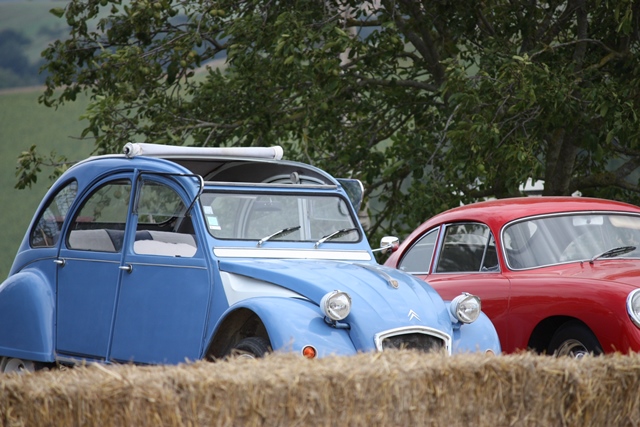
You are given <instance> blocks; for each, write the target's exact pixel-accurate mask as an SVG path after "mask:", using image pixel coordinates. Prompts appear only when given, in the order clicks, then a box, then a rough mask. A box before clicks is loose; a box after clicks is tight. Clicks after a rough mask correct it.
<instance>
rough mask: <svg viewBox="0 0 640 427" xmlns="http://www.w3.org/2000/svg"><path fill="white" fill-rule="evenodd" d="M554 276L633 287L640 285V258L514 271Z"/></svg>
mask: <svg viewBox="0 0 640 427" xmlns="http://www.w3.org/2000/svg"><path fill="white" fill-rule="evenodd" d="M521 275H526V276H531V277H534V276H535V277H540V276H546V275H548V276H553V277H566V278H569V277H571V278H574V279H575V278H581V279H583V280H597V281H608V282H615V283H620V284H625V285H629V286H630V287H633V288H639V287H640V260H636V259H633V260H630V259H618V260H616V259H611V260H602V259H601V260H596V261H594V262H593V264H590V263H589V262H588V261H587V262H583V263H571V264H564V265H561V266H553V267H546V268H544V269H535V270H529V271H527V272H525V271H522V272H514V276H521Z"/></svg>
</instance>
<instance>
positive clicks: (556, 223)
mask: <svg viewBox="0 0 640 427" xmlns="http://www.w3.org/2000/svg"><path fill="white" fill-rule="evenodd" d="M502 244H503V246H504V250H505V255H506V260H507V264H508V265H509V267H510V268H511V269H515V270H517V269H525V268H535V267H542V266H546V265H553V264H561V263H566V262H573V261H591V260H594V259H596V258H598V257H613V256H616V257H625V258H638V257H640V216H635V215H629V214H616V213H575V214H563V215H556V216H545V217H537V218H532V219H526V220H521V221H518V222H515V223H512V224H510V225H508V226H507V227H505V229H504V231H503V233H502Z"/></svg>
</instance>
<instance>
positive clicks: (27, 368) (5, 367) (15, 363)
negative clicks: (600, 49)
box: [0, 357, 36, 373]
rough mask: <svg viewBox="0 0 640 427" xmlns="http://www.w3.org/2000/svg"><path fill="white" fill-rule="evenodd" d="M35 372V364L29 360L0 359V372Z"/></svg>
mask: <svg viewBox="0 0 640 427" xmlns="http://www.w3.org/2000/svg"><path fill="white" fill-rule="evenodd" d="M35 370H36V366H35V364H34V363H33V362H32V361H30V360H22V359H17V358H14V357H3V358H1V359H0V372H5V373H10V372H18V373H25V372H33V371H35Z"/></svg>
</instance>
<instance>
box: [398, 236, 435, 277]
mask: <svg viewBox="0 0 640 427" xmlns="http://www.w3.org/2000/svg"><path fill="white" fill-rule="evenodd" d="M438 230H439V228H436V229H435V230H431V231H429V232H428V233H427V234H425V235H424V236H422V237H421V238H420V240H418V241H417V242H416V243H414V244H413V246H411V248H410V249H409V250H408V251H407V253H406V254H405V255H404V257H403V258H402V260H401V261H400V263H399V264H398V268H399V269H400V270H402V271H406V272H407V273H412V274H428V273H429V267H430V266H431V259H432V258H433V251H434V249H435V246H436V239H437V238H438Z"/></svg>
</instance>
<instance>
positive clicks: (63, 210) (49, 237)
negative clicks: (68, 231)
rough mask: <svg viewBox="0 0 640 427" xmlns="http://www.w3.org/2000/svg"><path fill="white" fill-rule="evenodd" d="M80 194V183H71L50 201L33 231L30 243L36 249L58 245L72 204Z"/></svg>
mask: <svg viewBox="0 0 640 427" xmlns="http://www.w3.org/2000/svg"><path fill="white" fill-rule="evenodd" d="M77 194H78V183H77V182H76V181H75V180H74V181H70V182H69V183H68V184H67V185H65V186H64V187H62V188H61V189H60V191H58V193H57V194H56V195H55V196H54V197H53V198H52V199H51V200H50V201H49V204H48V205H47V206H46V207H45V208H44V210H43V211H42V213H41V214H40V217H39V218H38V221H37V222H36V226H35V227H34V228H33V230H31V235H30V236H29V243H30V244H31V247H34V248H50V247H53V246H55V245H56V243H58V240H59V238H60V230H61V229H62V224H63V223H64V220H65V218H66V217H67V213H69V209H70V208H71V204H72V203H73V201H74V200H75V198H76V195H77Z"/></svg>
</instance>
